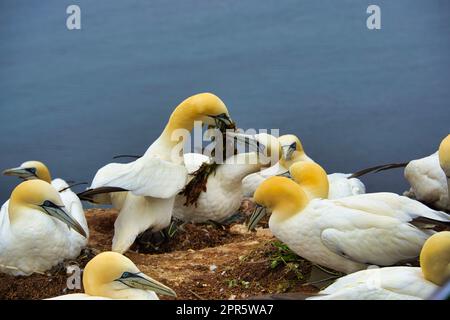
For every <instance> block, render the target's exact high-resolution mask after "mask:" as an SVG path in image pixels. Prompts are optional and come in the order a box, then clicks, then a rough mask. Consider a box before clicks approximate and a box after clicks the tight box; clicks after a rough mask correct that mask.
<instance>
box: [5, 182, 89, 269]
mask: <svg viewBox="0 0 450 320" xmlns="http://www.w3.org/2000/svg"><path fill="white" fill-rule="evenodd" d="M1 211H2V212H1V213H0V270H1V272H3V273H7V274H12V275H29V274H31V273H33V272H43V271H46V270H48V269H50V268H51V267H53V266H54V265H56V264H58V263H59V262H61V261H63V260H64V259H73V258H76V257H77V256H78V255H79V254H80V251H81V249H82V248H83V247H84V245H85V241H80V240H79V238H76V237H72V236H71V233H70V232H69V230H74V231H75V232H77V233H79V236H80V237H81V238H86V236H87V230H85V229H84V228H83V227H82V226H81V225H80V224H79V223H78V222H77V221H76V220H75V219H74V218H73V217H72V216H71V215H70V214H69V213H68V212H67V211H66V210H65V208H64V203H63V201H62V200H61V197H60V195H59V193H58V192H57V191H56V189H55V188H54V187H53V186H51V185H50V184H49V183H47V182H45V181H43V180H30V181H25V182H22V183H21V184H19V185H18V186H17V187H16V188H15V189H14V191H13V192H12V194H11V198H10V200H9V202H7V203H6V204H5V205H3V206H2V209H1Z"/></svg>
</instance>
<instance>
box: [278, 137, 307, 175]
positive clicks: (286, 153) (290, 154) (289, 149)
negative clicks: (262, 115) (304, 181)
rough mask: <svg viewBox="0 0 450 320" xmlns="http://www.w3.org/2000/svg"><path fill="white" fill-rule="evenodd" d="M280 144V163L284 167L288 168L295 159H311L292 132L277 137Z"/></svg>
mask: <svg viewBox="0 0 450 320" xmlns="http://www.w3.org/2000/svg"><path fill="white" fill-rule="evenodd" d="M278 141H279V143H280V146H281V152H282V153H281V159H280V163H281V165H283V166H284V167H285V168H289V167H290V166H291V165H292V164H293V163H295V162H297V161H311V159H310V158H309V157H308V156H307V155H306V153H305V150H304V149H303V145H302V143H301V141H300V139H299V138H298V137H296V136H295V135H293V134H285V135H283V136H281V137H279V138H278Z"/></svg>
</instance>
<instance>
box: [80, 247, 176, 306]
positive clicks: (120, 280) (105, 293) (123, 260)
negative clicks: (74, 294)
mask: <svg viewBox="0 0 450 320" xmlns="http://www.w3.org/2000/svg"><path fill="white" fill-rule="evenodd" d="M83 286H84V291H85V293H86V294H88V295H91V296H102V297H107V298H111V299H125V298H127V297H130V296H139V292H141V293H144V291H153V292H156V293H159V294H165V295H169V296H176V294H175V292H174V291H173V290H172V289H170V288H169V287H167V286H165V285H163V284H162V283H159V282H158V281H156V280H154V279H152V278H151V277H149V276H147V275H145V274H144V273H142V272H141V271H140V270H139V269H138V267H137V266H136V265H135V264H134V263H133V261H131V260H130V259H128V258H127V257H125V256H124V255H122V254H120V253H117V252H111V251H108V252H102V253H100V254H98V255H97V256H95V257H94V258H93V259H92V260H90V261H89V262H88V264H87V265H86V267H85V269H84V272H83Z"/></svg>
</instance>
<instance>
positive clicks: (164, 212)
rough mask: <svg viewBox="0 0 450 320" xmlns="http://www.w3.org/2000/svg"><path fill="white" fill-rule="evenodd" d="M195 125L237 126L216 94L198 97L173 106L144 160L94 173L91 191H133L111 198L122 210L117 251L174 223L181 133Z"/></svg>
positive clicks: (181, 178)
mask: <svg viewBox="0 0 450 320" xmlns="http://www.w3.org/2000/svg"><path fill="white" fill-rule="evenodd" d="M195 121H201V122H202V123H203V124H206V125H209V126H216V127H220V128H221V129H224V128H227V127H233V126H234V124H233V122H232V121H231V119H230V117H229V113H228V110H227V107H226V106H225V104H224V103H223V102H222V100H220V99H219V98H218V97H217V96H215V95H213V94H211V93H201V94H197V95H194V96H192V97H190V98H187V99H186V100H184V101H183V102H182V103H181V104H180V105H178V106H177V107H176V108H175V110H174V111H173V113H172V115H171V116H170V118H169V121H168V123H167V125H166V127H165V129H164V131H163V132H162V134H161V135H160V137H159V138H158V139H157V140H156V141H155V142H153V144H152V145H151V146H150V147H149V148H148V150H147V151H146V152H145V154H144V155H143V156H142V157H141V158H139V159H137V160H136V161H133V162H131V163H127V164H120V163H111V164H108V165H106V166H105V167H103V168H101V169H100V170H99V171H98V172H97V174H96V175H95V177H94V180H93V181H92V184H91V189H98V188H100V191H101V188H107V189H108V188H110V187H113V188H117V189H118V190H122V191H129V192H126V193H119V196H117V197H116V198H114V197H111V199H110V201H111V202H112V204H113V205H114V206H115V207H116V208H117V209H119V210H120V212H119V216H118V218H117V220H116V222H115V225H114V227H115V231H114V238H113V244H112V250H113V251H116V252H120V253H123V252H125V251H127V250H128V248H129V247H130V246H131V245H132V244H133V242H134V240H135V239H136V236H137V235H138V234H140V233H141V232H143V231H145V230H147V229H151V230H152V231H159V230H162V229H164V228H165V227H167V226H168V225H169V224H170V220H171V216H172V209H173V205H174V200H175V196H176V195H177V194H178V193H179V192H180V191H181V190H182V189H183V187H184V186H185V184H186V181H187V170H186V167H185V165H184V164H183V157H182V155H181V154H179V153H176V152H175V151H176V150H178V151H180V150H181V149H179V148H178V147H179V144H180V143H183V138H184V135H183V132H185V131H191V130H192V129H193V127H194V122H195ZM178 130H180V132H179V131H178ZM112 194H114V193H112ZM102 198H103V199H102V200H103V201H105V197H102Z"/></svg>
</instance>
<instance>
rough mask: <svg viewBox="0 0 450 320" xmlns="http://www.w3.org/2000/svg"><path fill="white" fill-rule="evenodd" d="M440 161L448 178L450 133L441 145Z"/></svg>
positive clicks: (449, 169)
mask: <svg viewBox="0 0 450 320" xmlns="http://www.w3.org/2000/svg"><path fill="white" fill-rule="evenodd" d="M438 153H439V163H440V165H441V168H442V170H443V171H444V172H445V175H446V176H447V178H450V134H449V135H448V136H447V137H445V138H444V139H443V140H442V142H441V144H440V145H439V152H438Z"/></svg>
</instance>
